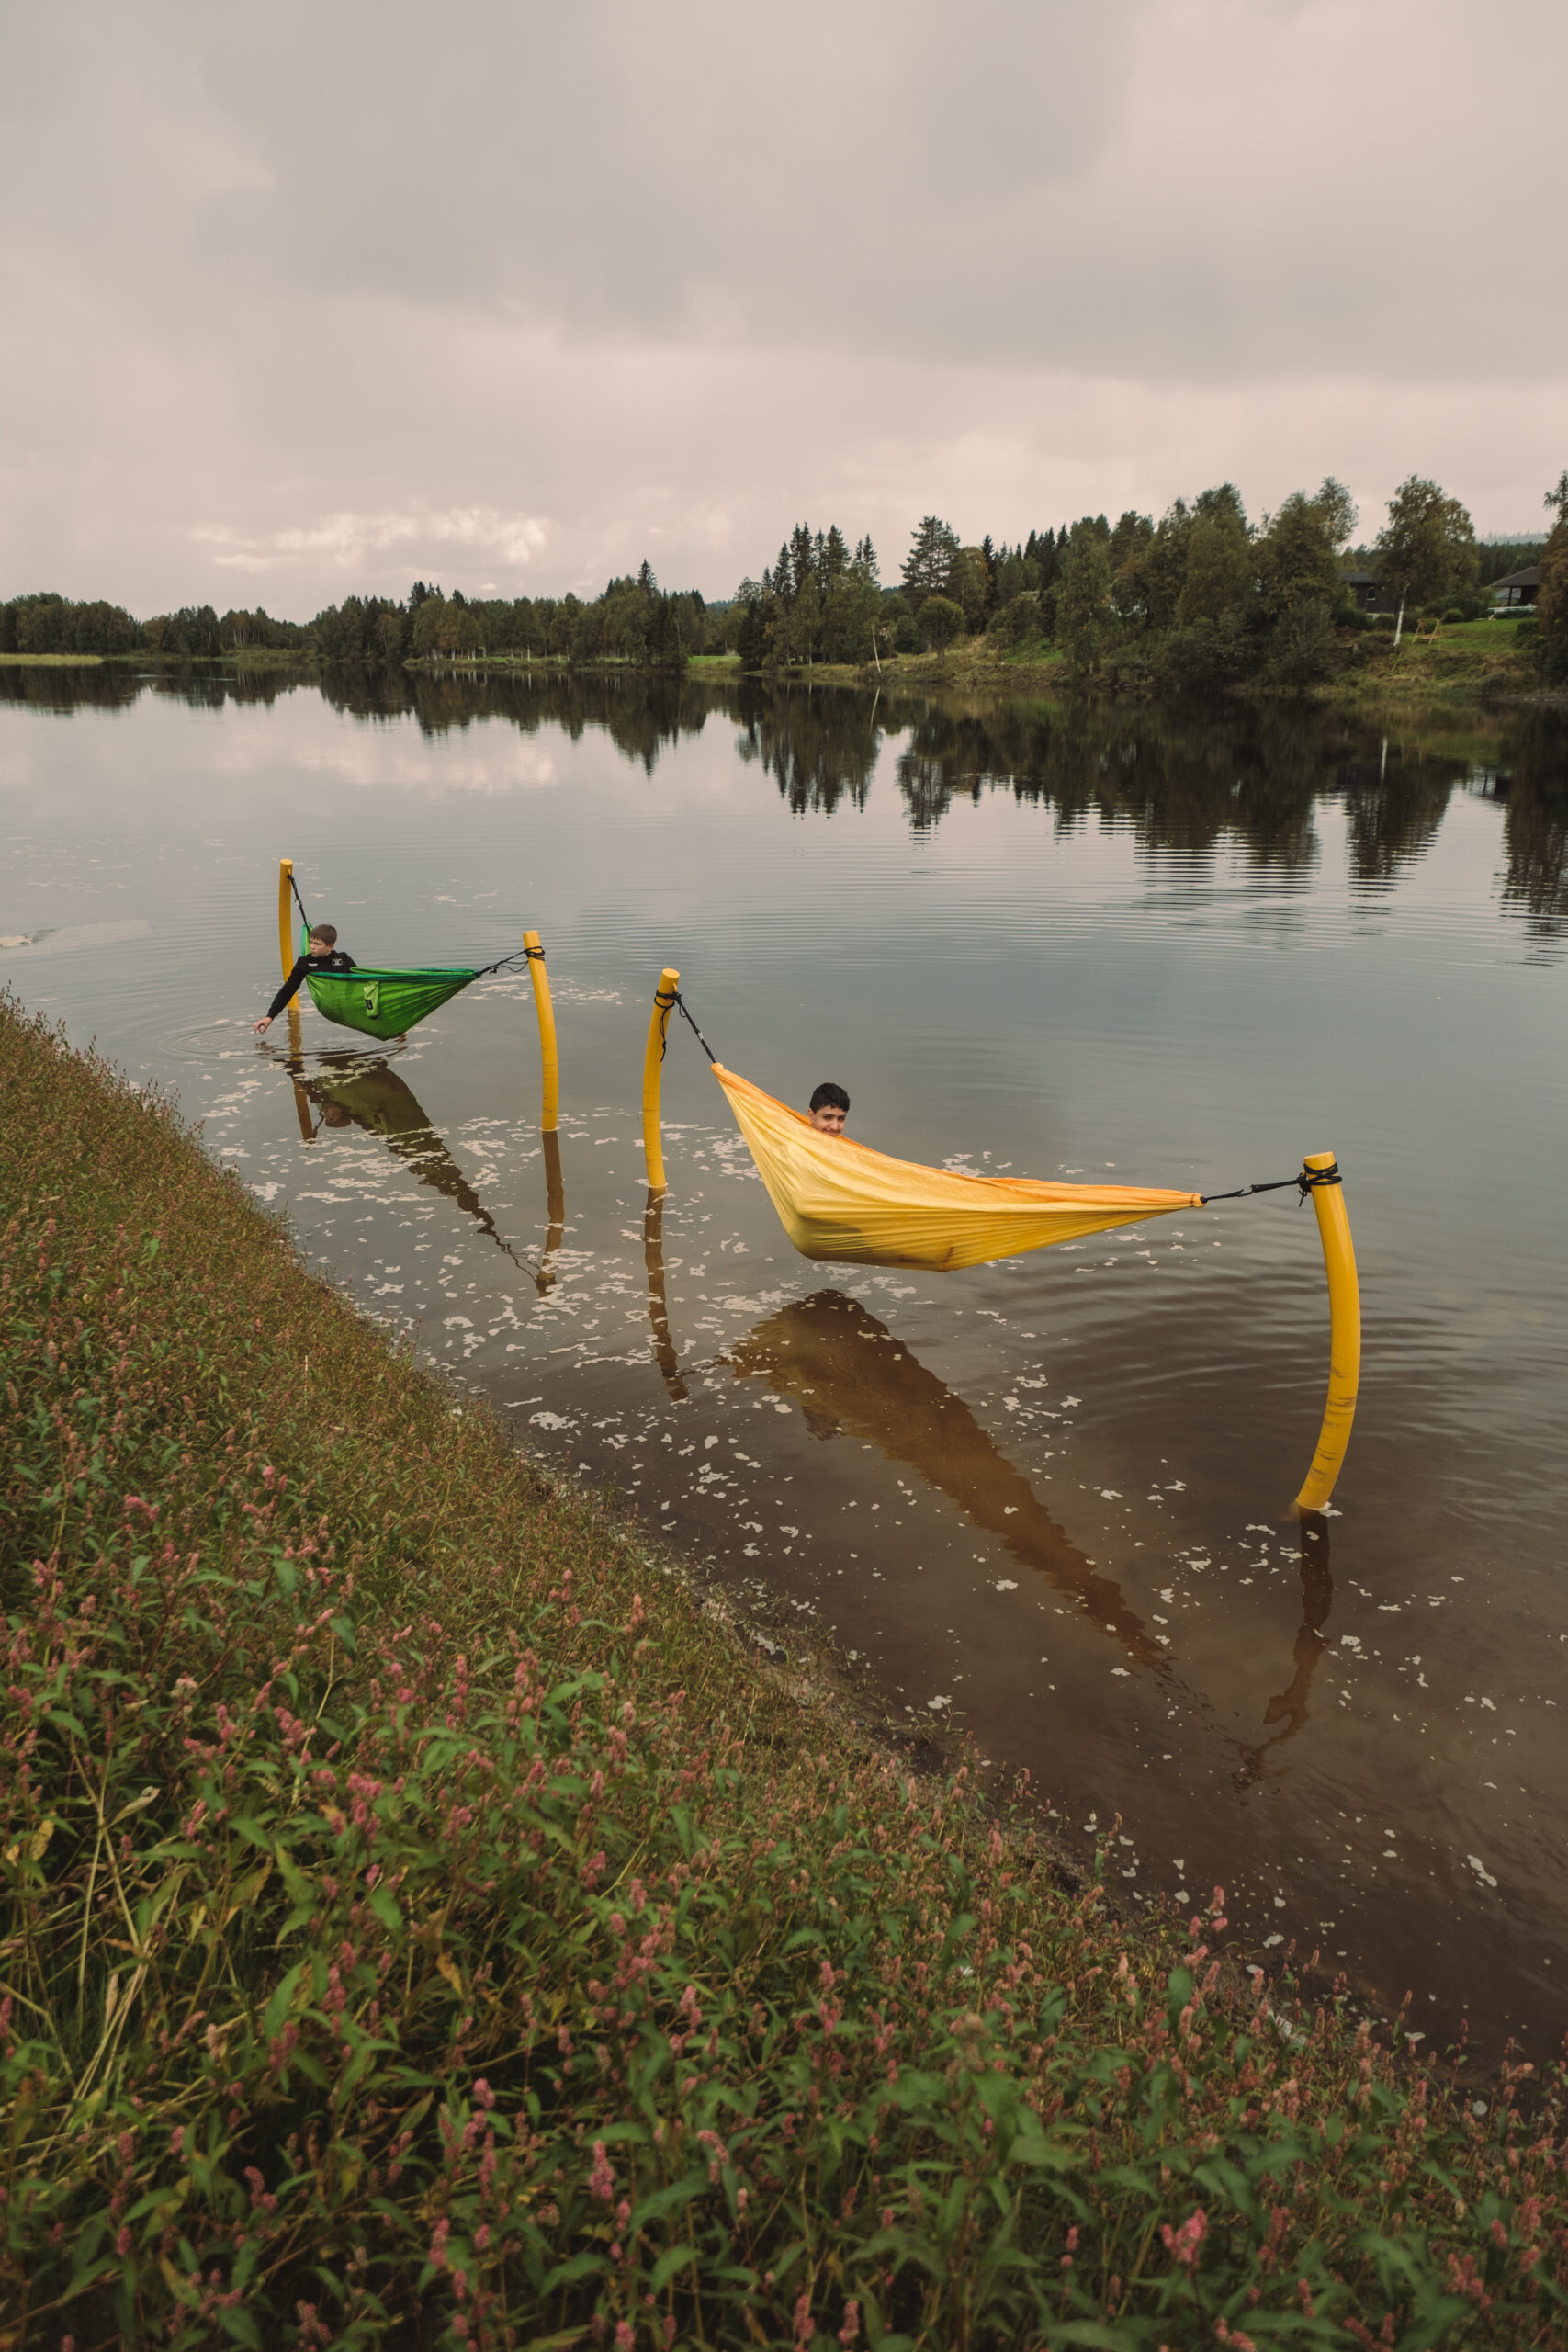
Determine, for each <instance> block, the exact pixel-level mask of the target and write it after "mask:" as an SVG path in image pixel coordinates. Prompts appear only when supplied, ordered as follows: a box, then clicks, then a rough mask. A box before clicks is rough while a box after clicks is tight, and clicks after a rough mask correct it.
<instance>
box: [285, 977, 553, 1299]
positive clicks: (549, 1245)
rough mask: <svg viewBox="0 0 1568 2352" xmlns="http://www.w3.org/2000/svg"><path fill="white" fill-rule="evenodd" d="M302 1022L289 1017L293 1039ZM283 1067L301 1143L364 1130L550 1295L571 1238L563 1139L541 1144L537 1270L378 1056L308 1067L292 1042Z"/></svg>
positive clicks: (339, 1058) (318, 1060)
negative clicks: (541, 1232) (542, 1227)
mask: <svg viewBox="0 0 1568 2352" xmlns="http://www.w3.org/2000/svg"><path fill="white" fill-rule="evenodd" d="M296 1019H297V1016H291V1020H290V1029H291V1031H292V1029H293V1027H294V1022H295V1020H296ZM282 1059H283V1063H284V1067H285V1068H286V1069H288V1075H289V1079H290V1080H291V1082H292V1086H293V1091H294V1108H295V1114H296V1115H297V1117H298V1119H299V1133H300V1137H301V1140H302V1141H304V1142H306V1143H314V1142H316V1141H317V1140H318V1138H319V1137H320V1136H321V1135H322V1134H323V1133H326V1132H329V1131H331V1130H333V1129H334V1128H344V1127H358V1128H360V1129H362V1130H363V1131H364V1133H365V1134H367V1135H373V1136H379V1137H380V1138H381V1140H382V1142H383V1143H384V1144H385V1145H386V1146H387V1148H388V1149H389V1151H390V1152H391V1153H392V1155H393V1157H394V1158H395V1159H400V1160H401V1161H402V1162H403V1164H404V1166H405V1167H408V1168H411V1169H412V1170H413V1173H414V1174H415V1175H416V1176H417V1177H418V1179H419V1181H420V1182H421V1183H422V1184H428V1185H429V1186H430V1188H431V1190H432V1191H433V1192H436V1193H441V1194H442V1195H443V1196H444V1197H445V1198H446V1199H447V1200H449V1201H455V1202H456V1203H457V1206H458V1207H459V1208H460V1209H461V1210H462V1211H463V1213H464V1215H465V1216H468V1217H471V1218H472V1220H473V1222H474V1224H475V1225H476V1226H477V1227H479V1231H480V1232H481V1233H482V1234H484V1235H485V1236H486V1238H488V1239H490V1240H491V1241H493V1242H494V1243H495V1246H496V1248H497V1249H498V1250H503V1251H504V1252H505V1254H506V1256H507V1257H509V1258H510V1259H511V1260H512V1262H513V1265H514V1266H517V1267H518V1268H519V1269H520V1270H521V1271H522V1272H525V1274H527V1276H528V1277H529V1279H530V1281H531V1282H533V1283H534V1284H535V1286H536V1289H537V1290H538V1292H539V1294H540V1295H541V1296H543V1295H545V1293H546V1292H547V1291H548V1290H549V1289H550V1288H551V1287H552V1285H553V1283H554V1282H555V1273H554V1270H553V1261H554V1260H555V1257H556V1254H557V1252H558V1250H559V1249H560V1246H561V1242H562V1240H563V1238H565V1233H566V1190H565V1185H564V1182H563V1181H562V1173H561V1158H560V1138H559V1136H558V1135H556V1134H554V1133H553V1132H552V1133H548V1134H546V1135H543V1136H541V1138H540V1141H541V1143H542V1145H543V1147H544V1157H545V1182H546V1201H547V1216H548V1218H549V1228H548V1231H547V1235H546V1239H545V1248H544V1252H543V1255H542V1256H541V1257H540V1259H539V1261H538V1263H537V1264H534V1263H532V1262H530V1261H528V1260H527V1259H525V1258H520V1257H519V1256H518V1254H517V1252H516V1250H513V1247H512V1244H511V1243H510V1241H508V1240H507V1239H506V1238H505V1237H504V1236H503V1235H502V1233H501V1232H500V1230H499V1229H498V1227H497V1226H496V1222H495V1219H494V1218H493V1217H492V1216H491V1213H490V1211H489V1209H487V1208H486V1206H485V1204H484V1203H483V1201H481V1200H480V1198H479V1194H478V1193H477V1192H476V1191H475V1190H474V1188H473V1186H472V1184H471V1183H470V1182H468V1177H467V1176H465V1174H464V1173H463V1170H462V1169H461V1168H460V1167H459V1166H458V1164H457V1161H456V1160H455V1159H453V1157H452V1155H451V1153H450V1151H449V1150H448V1149H447V1148H446V1143H445V1142H444V1141H443V1139H442V1137H441V1136H440V1134H439V1133H438V1132H437V1130H436V1128H435V1126H434V1124H433V1122H432V1120H431V1117H430V1114H429V1113H428V1112H427V1111H426V1110H425V1108H424V1105H423V1103H421V1102H420V1100H419V1097H418V1096H417V1095H416V1094H415V1092H414V1091H413V1089H412V1086H410V1085H409V1083H408V1081H407V1080H406V1079H404V1078H401V1077H400V1076H399V1074H398V1072H397V1071H396V1070H395V1069H392V1068H391V1067H390V1065H389V1063H388V1062H387V1061H385V1060H384V1059H383V1058H382V1057H380V1056H379V1055H371V1056H367V1055H364V1054H356V1053H352V1052H345V1053H329V1054H321V1055H318V1056H316V1057H314V1058H313V1060H312V1061H311V1062H310V1064H309V1065H308V1064H307V1062H306V1060H305V1057H304V1055H303V1052H302V1051H301V1050H300V1048H299V1045H298V1043H297V1042H296V1041H293V1040H292V1039H291V1043H290V1046H289V1049H288V1053H287V1054H286V1055H285V1056H283V1057H282Z"/></svg>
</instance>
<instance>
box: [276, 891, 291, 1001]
mask: <svg viewBox="0 0 1568 2352" xmlns="http://www.w3.org/2000/svg"><path fill="white" fill-rule="evenodd" d="M293 882H294V860H293V859H292V858H291V857H285V858H280V859H279V861H278V866H277V952H278V954H279V955H280V956H282V958H283V972H282V978H284V979H287V978H288V975H289V973H290V972H291V971H292V970H293V969H294V956H293V953H292V951H291V949H290V947H289V944H288V933H289V932H290V930H291V929H292V928H293V925H292V922H291V921H290V918H291V916H292V914H293V911H294V910H293V909H292V908H291V907H290V905H289V903H288V899H289V893H290V890H291V889H292V887H293ZM288 1001H289V1003H290V1004H292V1003H293V1001H294V999H293V998H292V997H290V998H289V1000H288Z"/></svg>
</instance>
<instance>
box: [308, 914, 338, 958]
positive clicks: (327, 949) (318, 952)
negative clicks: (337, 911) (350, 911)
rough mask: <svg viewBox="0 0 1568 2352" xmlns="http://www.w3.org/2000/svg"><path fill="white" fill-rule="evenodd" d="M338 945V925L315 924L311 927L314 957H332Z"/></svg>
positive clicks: (311, 948)
mask: <svg viewBox="0 0 1568 2352" xmlns="http://www.w3.org/2000/svg"><path fill="white" fill-rule="evenodd" d="M336 945H337V925H336V923H335V922H313V923H312V924H311V925H310V954H311V955H312V956H330V955H331V954H332V952H333V948H334V947H335V946H336Z"/></svg>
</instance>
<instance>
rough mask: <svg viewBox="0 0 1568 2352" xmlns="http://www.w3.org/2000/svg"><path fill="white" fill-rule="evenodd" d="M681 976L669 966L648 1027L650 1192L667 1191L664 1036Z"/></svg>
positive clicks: (645, 1109)
mask: <svg viewBox="0 0 1568 2352" xmlns="http://www.w3.org/2000/svg"><path fill="white" fill-rule="evenodd" d="M680 985H681V975H680V973H679V972H672V971H671V970H670V969H669V967H668V966H667V967H665V969H664V970H663V971H662V972H660V975H659V986H658V987H657V989H655V990H654V992H653V1012H652V1016H651V1018H650V1019H649V1024H648V1046H647V1049H646V1051H645V1052H644V1054H643V1057H642V1148H643V1155H644V1157H645V1159H647V1161H648V1189H649V1192H650V1193H662V1192H663V1190H664V1145H663V1142H662V1140H661V1138H660V1133H659V1080H660V1074H661V1072H662V1070H663V1067H664V1033H665V1031H666V1030H667V1029H668V1028H669V1026H670V1015H671V1012H672V1011H673V1009H674V1004H675V991H676V989H678V988H679V987H680Z"/></svg>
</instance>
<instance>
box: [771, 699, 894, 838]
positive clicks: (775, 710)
mask: <svg viewBox="0 0 1568 2352" xmlns="http://www.w3.org/2000/svg"><path fill="white" fill-rule="evenodd" d="M881 744H882V729H881V726H880V724H879V721H878V718H877V705H876V704H875V702H867V701H866V699H865V696H864V695H832V694H829V695H823V694H820V693H815V692H812V691H811V690H809V689H807V690H805V691H801V690H798V689H797V690H795V692H794V693H791V692H790V691H789V690H788V689H785V690H784V691H782V692H774V693H770V694H768V695H748V696H747V697H746V701H745V708H744V716H743V722H742V727H741V731H740V734H739V736H738V737H737V739H736V746H735V748H736V750H737V752H739V756H740V757H741V759H743V760H755V761H757V762H758V763H760V764H761V769H762V773H763V774H764V775H771V776H772V777H773V781H774V783H775V784H776V785H777V786H778V788H779V797H780V798H781V799H783V800H784V801H787V802H788V804H789V806H790V808H791V809H793V810H794V812H795V815H796V816H797V817H805V816H821V817H830V816H831V815H832V814H833V811H834V809H837V808H838V806H839V804H840V801H842V800H849V801H852V803H853V805H854V806H855V808H857V809H863V808H864V807H865V799H866V795H867V793H868V792H869V791H870V790H871V779H872V777H873V775H874V774H875V772H876V756H877V752H878V751H879V750H880V749H881Z"/></svg>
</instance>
